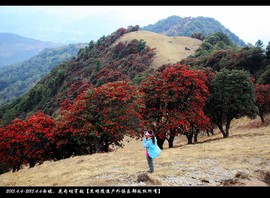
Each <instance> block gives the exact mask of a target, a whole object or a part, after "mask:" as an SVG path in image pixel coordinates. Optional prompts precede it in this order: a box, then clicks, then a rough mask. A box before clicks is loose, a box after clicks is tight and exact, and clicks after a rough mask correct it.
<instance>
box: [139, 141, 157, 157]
mask: <svg viewBox="0 0 270 198" xmlns="http://www.w3.org/2000/svg"><path fill="white" fill-rule="evenodd" d="M142 143H143V147H144V148H147V150H148V154H149V155H150V157H151V158H156V157H158V156H159V154H160V153H161V149H160V148H159V147H158V145H157V139H156V137H155V144H153V141H152V139H151V138H148V139H147V140H146V138H143V142H142Z"/></svg>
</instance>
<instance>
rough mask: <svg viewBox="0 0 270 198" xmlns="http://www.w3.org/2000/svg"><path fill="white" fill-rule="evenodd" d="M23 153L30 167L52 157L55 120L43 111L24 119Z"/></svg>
mask: <svg viewBox="0 0 270 198" xmlns="http://www.w3.org/2000/svg"><path fill="white" fill-rule="evenodd" d="M25 130H26V137H27V139H26V140H25V144H24V145H25V148H24V149H25V154H26V159H27V162H28V164H29V166H30V167H34V166H35V164H36V163H37V162H38V163H43V162H44V161H46V160H51V159H52V158H53V154H54V152H53V151H54V150H55V147H54V146H53V142H54V130H55V121H54V120H53V119H52V118H51V117H50V116H48V115H46V114H44V113H43V112H37V113H35V114H33V115H31V116H29V117H28V118H27V120H26V121H25Z"/></svg>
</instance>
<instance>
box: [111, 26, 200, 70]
mask: <svg viewBox="0 0 270 198" xmlns="http://www.w3.org/2000/svg"><path fill="white" fill-rule="evenodd" d="M132 39H137V40H140V39H143V40H144V41H146V45H148V46H150V47H151V48H156V52H157V53H156V56H155V58H154V61H153V67H158V66H160V65H163V64H168V63H176V62H178V61H180V60H182V59H184V58H186V57H188V56H189V55H191V54H194V53H195V51H196V50H197V49H198V48H199V47H200V45H201V43H202V41H200V40H198V39H194V38H191V37H186V36H173V37H169V36H166V35H163V34H158V33H154V32H149V31H142V30H139V31H136V32H130V33H128V34H124V35H123V36H122V37H120V38H119V39H118V40H116V41H115V43H114V44H116V43H118V42H120V41H123V42H124V41H131V40H132ZM185 47H187V48H189V49H190V50H185Z"/></svg>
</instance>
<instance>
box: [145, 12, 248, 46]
mask: <svg viewBox="0 0 270 198" xmlns="http://www.w3.org/2000/svg"><path fill="white" fill-rule="evenodd" d="M141 29H142V30H147V31H151V32H156V33H160V34H164V35H167V36H192V35H193V34H194V33H201V34H203V35H204V36H205V37H207V36H209V35H211V34H212V33H215V32H222V33H224V34H226V35H227V36H228V37H229V38H230V40H232V42H233V43H234V44H236V45H237V46H239V47H244V46H245V45H246V44H245V42H244V41H243V40H241V39H240V38H239V37H238V36H237V35H235V34H234V33H232V32H231V31H230V30H229V29H227V28H226V27H224V25H222V24H221V23H220V22H219V21H217V20H215V19H214V18H211V17H202V16H199V17H180V16H175V15H173V16H170V17H167V18H165V19H161V20H159V21H158V22H156V23H154V24H150V25H147V26H144V27H142V28H141Z"/></svg>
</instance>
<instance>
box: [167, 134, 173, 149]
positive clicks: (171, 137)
mask: <svg viewBox="0 0 270 198" xmlns="http://www.w3.org/2000/svg"><path fill="white" fill-rule="evenodd" d="M174 137H175V136H174V135H170V138H169V139H168V142H169V148H173V140H174Z"/></svg>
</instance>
